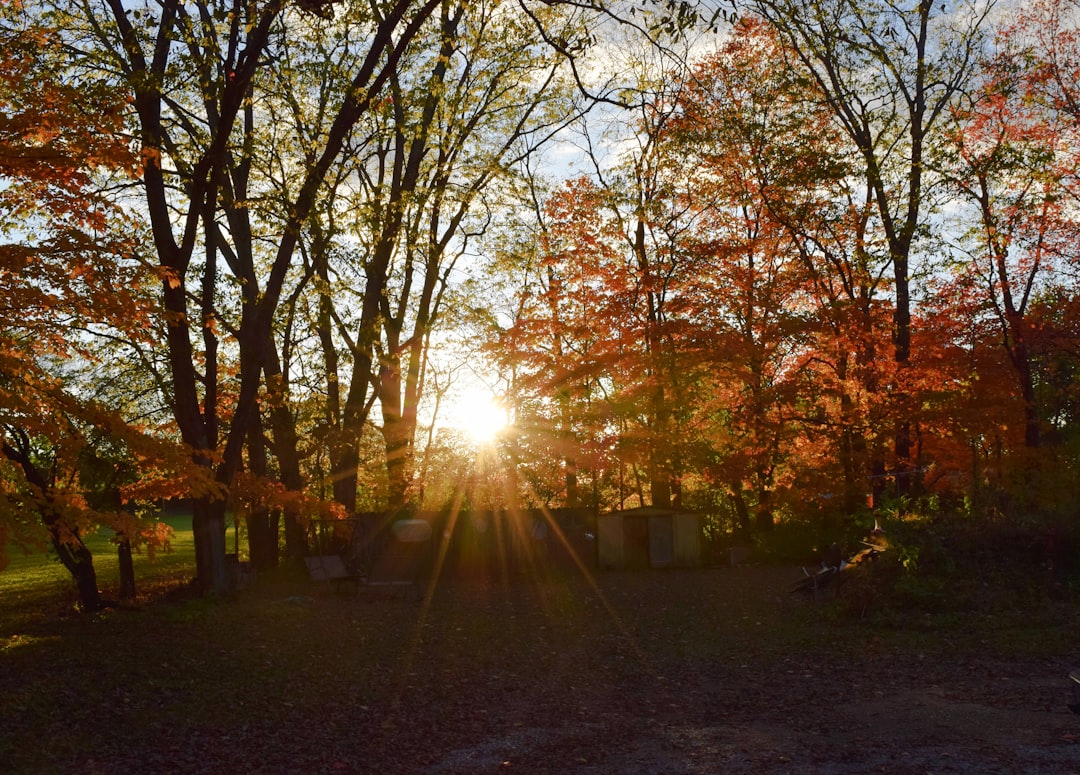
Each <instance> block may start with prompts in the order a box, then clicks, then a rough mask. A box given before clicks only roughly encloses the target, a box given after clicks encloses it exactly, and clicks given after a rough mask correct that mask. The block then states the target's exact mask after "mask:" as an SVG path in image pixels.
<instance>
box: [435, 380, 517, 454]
mask: <svg viewBox="0 0 1080 775" xmlns="http://www.w3.org/2000/svg"><path fill="white" fill-rule="evenodd" d="M448 415H449V417H448V418H447V425H449V426H450V427H453V428H456V429H457V430H459V431H461V432H462V433H463V434H465V435H466V436H467V437H468V438H469V440H470V441H472V442H473V443H474V444H477V445H485V444H491V443H492V442H494V441H495V440H496V439H497V438H498V437H499V434H500V433H502V432H503V431H504V430H505V429H506V426H507V424H508V422H509V418H508V416H507V411H506V407H504V406H502V405H501V404H500V403H499V402H498V401H497V400H496V399H495V397H494V396H492V395H490V394H489V393H487V392H486V391H484V390H471V391H468V392H466V393H464V394H462V395H460V396H458V398H457V399H456V400H455V401H454V403H453V406H451V407H450V409H449V411H448Z"/></svg>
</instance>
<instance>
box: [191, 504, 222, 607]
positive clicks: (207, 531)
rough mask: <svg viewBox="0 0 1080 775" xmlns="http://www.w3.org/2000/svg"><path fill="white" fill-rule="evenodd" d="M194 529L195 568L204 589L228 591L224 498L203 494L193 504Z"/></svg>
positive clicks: (219, 591) (205, 590)
mask: <svg viewBox="0 0 1080 775" xmlns="http://www.w3.org/2000/svg"><path fill="white" fill-rule="evenodd" d="M191 528H192V532H193V533H194V538H195V568H196V572H197V574H198V579H199V585H200V586H201V587H202V590H203V591H204V592H218V593H221V592H226V591H227V590H228V589H229V573H228V569H227V567H226V564H225V501H224V500H221V499H220V498H213V497H210V496H204V497H202V498H197V499H196V500H195V501H194V504H193V514H192V520H191Z"/></svg>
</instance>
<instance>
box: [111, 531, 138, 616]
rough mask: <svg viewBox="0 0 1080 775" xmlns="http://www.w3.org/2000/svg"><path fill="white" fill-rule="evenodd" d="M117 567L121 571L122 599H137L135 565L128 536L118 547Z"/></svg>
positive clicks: (122, 539) (121, 540)
mask: <svg viewBox="0 0 1080 775" xmlns="http://www.w3.org/2000/svg"><path fill="white" fill-rule="evenodd" d="M116 559H117V565H118V566H119V569H120V599H121V600H134V599H135V563H134V562H133V561H132V557H131V539H129V538H127V537H126V536H125V537H123V538H121V539H120V542H119V543H118V544H117V545H116Z"/></svg>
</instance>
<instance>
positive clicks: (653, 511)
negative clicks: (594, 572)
mask: <svg viewBox="0 0 1080 775" xmlns="http://www.w3.org/2000/svg"><path fill="white" fill-rule="evenodd" d="M596 540H597V548H596V551H597V564H598V565H599V567H600V568H602V569H616V568H693V567H697V566H699V565H701V562H702V560H701V544H702V540H701V517H700V515H698V514H694V513H692V512H688V511H679V510H676V509H664V508H657V507H654V506H645V507H641V508H636V509H626V510H624V511H613V512H610V513H608V514H601V515H600V516H599V517H597V527H596Z"/></svg>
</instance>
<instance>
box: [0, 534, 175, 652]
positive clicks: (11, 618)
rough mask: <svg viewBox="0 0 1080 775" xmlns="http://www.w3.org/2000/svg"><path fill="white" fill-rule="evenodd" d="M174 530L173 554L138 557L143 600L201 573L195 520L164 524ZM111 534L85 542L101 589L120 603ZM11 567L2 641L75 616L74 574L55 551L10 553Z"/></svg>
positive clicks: (4, 581)
mask: <svg viewBox="0 0 1080 775" xmlns="http://www.w3.org/2000/svg"><path fill="white" fill-rule="evenodd" d="M162 521H164V522H165V523H166V524H168V525H169V526H170V527H171V528H172V530H173V534H172V538H170V540H169V547H168V550H167V551H162V550H158V551H157V552H155V554H154V556H153V558H152V559H151V557H150V556H149V555H148V554H147V553H146V552H145V551H142V552H138V553H136V554H135V556H134V564H135V583H136V590H137V591H138V592H139V593H140V594H142V593H145V592H147V591H149V590H151V589H153V588H155V587H157V586H159V585H161V584H169V583H176V582H177V581H178V580H181V579H184V578H190V577H191V576H193V575H194V573H195V539H194V535H193V533H192V530H191V515H190V514H186V515H175V516H169V517H166V518H164V519H163V520H162ZM111 537H112V534H111V532H109V531H107V530H99V531H97V532H95V533H93V534H92V535H89V536H87V537H86V539H85V543H86V546H87V548H88V549H89V550H90V552H91V553H92V554H93V556H94V571H95V573H96V574H97V580H98V587H99V588H100V589H101V590H102V592H103V594H104V596H105V597H106V598H107V599H108V598H115V597H116V594H117V590H118V589H119V586H120V568H119V560H118V557H117V549H116V545H115V544H113V543H112V541H111V540H110V539H111ZM9 557H10V563H9V564H8V566H7V567H6V568H5V569H4V570H3V571H0V637H3V636H6V635H8V634H12V633H18V632H19V631H20V629H22V628H23V627H25V626H26V624H27V623H28V622H31V621H34V620H37V619H41V618H43V617H47V616H50V615H55V614H59V613H65V612H69V611H72V610H73V609H74V607H75V604H76V602H77V600H78V596H77V594H76V592H75V589H74V585H73V582H72V580H71V574H70V573H69V572H68V570H67V569H66V568H65V567H64V566H63V565H62V564H61V563H60V561H59V560H58V559H57V558H56V556H55V554H54V553H52V552H51V551H42V552H32V553H29V554H27V553H25V552H23V551H22V550H21V549H17V548H10V549H9Z"/></svg>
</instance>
